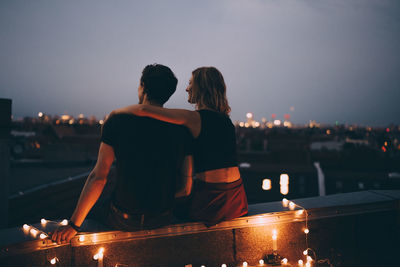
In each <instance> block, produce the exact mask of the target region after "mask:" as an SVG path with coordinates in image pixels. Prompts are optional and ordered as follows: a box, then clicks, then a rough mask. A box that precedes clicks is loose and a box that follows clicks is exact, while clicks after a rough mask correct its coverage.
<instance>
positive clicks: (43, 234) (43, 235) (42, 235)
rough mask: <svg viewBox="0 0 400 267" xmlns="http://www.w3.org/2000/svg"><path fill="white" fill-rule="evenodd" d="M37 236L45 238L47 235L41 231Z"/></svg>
mask: <svg viewBox="0 0 400 267" xmlns="http://www.w3.org/2000/svg"><path fill="white" fill-rule="evenodd" d="M39 237H40V239H45V238H46V237H47V235H46V234H45V233H41V234H40V236H39Z"/></svg>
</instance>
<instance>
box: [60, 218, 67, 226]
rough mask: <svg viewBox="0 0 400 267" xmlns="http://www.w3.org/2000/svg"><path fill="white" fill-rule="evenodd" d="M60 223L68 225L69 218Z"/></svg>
mask: <svg viewBox="0 0 400 267" xmlns="http://www.w3.org/2000/svg"><path fill="white" fill-rule="evenodd" d="M60 224H61V225H68V220H67V219H64V220H62V222H60Z"/></svg>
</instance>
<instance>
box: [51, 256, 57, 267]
mask: <svg viewBox="0 0 400 267" xmlns="http://www.w3.org/2000/svg"><path fill="white" fill-rule="evenodd" d="M57 260H58V259H57V257H54V258H52V259H51V260H50V263H51V265H54V264H56V263H57Z"/></svg>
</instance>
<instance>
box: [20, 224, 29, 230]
mask: <svg viewBox="0 0 400 267" xmlns="http://www.w3.org/2000/svg"><path fill="white" fill-rule="evenodd" d="M22 228H24V230H25V231H28V230H29V228H31V227H30V226H29V225H27V224H24V225H23V226H22Z"/></svg>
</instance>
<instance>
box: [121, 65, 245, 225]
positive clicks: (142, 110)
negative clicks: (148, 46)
mask: <svg viewBox="0 0 400 267" xmlns="http://www.w3.org/2000/svg"><path fill="white" fill-rule="evenodd" d="M186 91H187V92H188V101H189V103H191V104H195V111H190V110H185V109H168V108H162V107H156V106H149V105H133V106H129V107H126V108H122V109H119V110H116V111H113V113H133V114H134V115H137V116H147V117H151V118H154V119H158V120H162V121H166V122H170V123H173V124H179V125H184V126H186V127H187V128H188V129H189V130H190V132H191V134H192V135H193V138H194V147H193V158H194V169H195V173H196V175H195V176H196V181H195V183H194V186H193V192H192V199H191V203H190V208H189V216H190V218H191V219H193V220H200V221H202V222H204V223H205V224H206V225H214V224H217V223H219V222H221V221H223V220H230V219H233V218H237V217H240V216H243V215H245V214H247V208H248V205H247V198H246V193H245V191H244V187H243V181H242V178H241V176H240V172H239V168H238V164H237V154H236V135H235V127H234V125H233V124H232V121H231V119H230V118H229V113H230V107H229V105H228V100H227V97H226V85H225V81H224V78H223V76H222V74H221V73H220V72H219V71H218V70H217V69H216V68H215V67H201V68H197V69H195V70H194V71H193V72H192V77H191V78H190V80H189V85H188V86H187V88H186Z"/></svg>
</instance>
